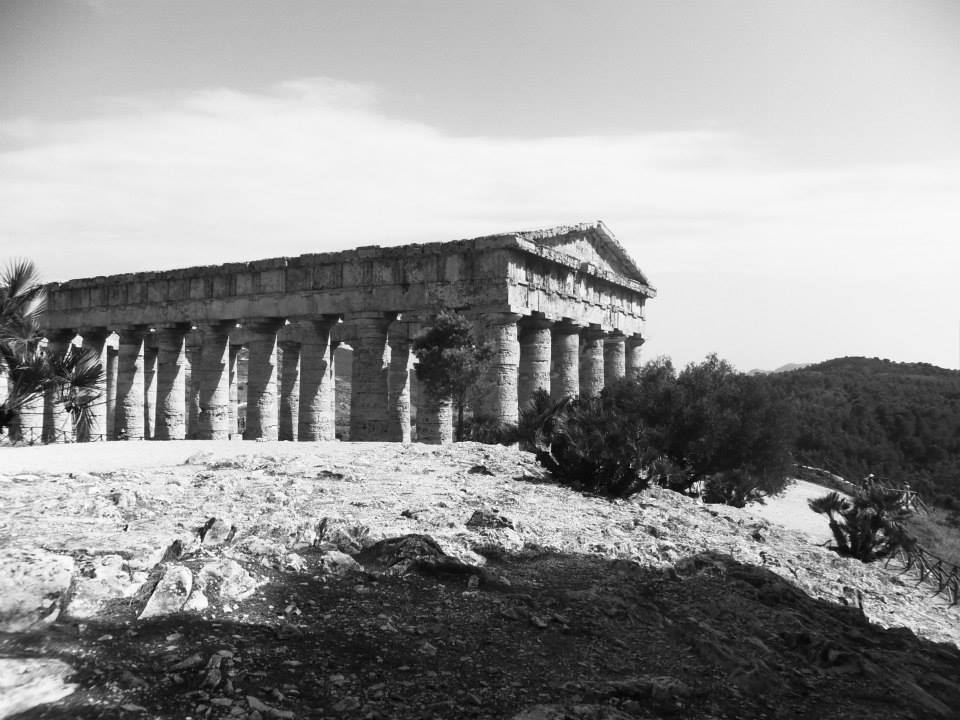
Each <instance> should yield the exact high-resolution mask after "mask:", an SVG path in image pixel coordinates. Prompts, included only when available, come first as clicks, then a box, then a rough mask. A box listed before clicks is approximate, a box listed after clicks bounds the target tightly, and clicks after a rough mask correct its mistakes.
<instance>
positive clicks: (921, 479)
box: [763, 357, 960, 503]
mask: <svg viewBox="0 0 960 720" xmlns="http://www.w3.org/2000/svg"><path fill="white" fill-rule="evenodd" d="M763 377H764V379H765V381H766V382H768V383H770V385H771V387H772V388H774V389H775V391H776V393H777V394H778V395H780V396H781V397H783V398H785V399H786V400H788V402H789V403H790V404H791V405H792V407H793V409H794V414H795V420H796V430H795V439H794V454H795V457H796V459H797V460H798V461H799V462H801V463H803V464H807V465H815V466H818V467H823V468H826V469H828V470H831V471H832V472H835V473H837V474H839V475H842V476H844V477H845V478H847V479H849V480H858V479H859V478H862V477H864V476H865V475H867V474H868V473H873V474H875V475H877V476H879V477H883V478H888V479H890V480H892V481H895V482H909V483H910V484H911V485H912V486H913V487H915V488H917V489H920V490H921V491H922V492H924V493H925V494H926V495H927V496H928V497H931V498H932V499H935V500H939V501H940V502H944V501H947V502H948V503H949V502H950V501H949V500H948V498H953V499H954V500H953V502H956V501H958V500H960V372H958V371H956V370H947V369H945V368H940V367H936V366H934V365H930V364H927V363H897V362H893V361H890V360H881V359H879V358H865V357H844V358H836V359H833V360H827V361H826V362H822V363H818V364H816V365H809V366H806V367H801V368H799V369H796V370H791V371H788V372H778V373H771V374H768V375H765V376H763Z"/></svg>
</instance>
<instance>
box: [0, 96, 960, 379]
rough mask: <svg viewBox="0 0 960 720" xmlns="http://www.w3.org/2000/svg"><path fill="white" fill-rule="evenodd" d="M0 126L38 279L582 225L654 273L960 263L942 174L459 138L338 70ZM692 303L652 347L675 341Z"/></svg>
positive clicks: (590, 141)
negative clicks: (620, 245)
mask: <svg viewBox="0 0 960 720" xmlns="http://www.w3.org/2000/svg"><path fill="white" fill-rule="evenodd" d="M0 140H2V145H0V147H3V148H5V150H3V151H2V152H0V207H3V208H4V211H3V212H2V213H0V246H2V248H3V252H2V253H0V255H2V254H15V253H18V254H29V255H30V256H31V257H33V258H34V259H35V260H36V261H37V262H38V263H39V264H40V266H41V267H43V268H44V269H45V271H46V273H47V275H48V276H50V277H58V278H67V277H77V276H88V275H96V274H101V273H113V272H121V271H135V270H146V269H158V268H170V267H182V266H187V265H193V264H208V263H219V262H228V261H233V260H243V259H252V258H258V257H270V256H277V255H296V254H300V253H306V252H322V251H325V250H335V249H342V248H348V247H354V246H357V245H366V244H387V245H388V244H401V243H406V242H418V241H433V240H450V239H455V238H459V237H470V236H476V235H482V234H488V233H492V232H502V231H508V230H518V229H525V228H531V227H538V226H546V225H555V224H565V223H570V222H577V221H584V220H595V219H603V220H605V221H606V222H607V223H608V225H610V227H612V228H613V230H614V231H615V232H616V233H617V234H618V237H620V238H621V240H622V241H623V242H624V243H625V244H626V245H627V246H628V248H629V249H630V250H631V251H632V253H633V254H634V256H635V257H636V258H637V260H638V262H639V264H640V266H641V267H642V268H644V270H645V271H646V272H647V273H648V275H649V276H650V277H651V279H652V280H653V282H654V283H655V284H656V283H657V277H658V273H680V274H681V275H682V274H683V273H691V272H704V271H707V272H709V273H712V274H717V273H724V272H734V271H739V272H746V273H753V274H755V275H756V276H763V277H770V276H771V275H774V274H775V275H777V276H778V277H779V276H784V275H791V276H800V277H802V276H808V277H818V278H838V277H839V278H842V277H844V276H859V277H864V276H870V275H884V276H890V277H896V276H899V277H906V276H908V275H909V274H910V273H928V272H930V271H931V269H933V270H934V271H940V272H946V271H948V270H949V269H956V268H960V247H958V245H960V244H958V243H956V238H957V230H958V228H960V207H958V205H960V204H958V203H955V202H951V199H955V198H956V197H960V170H958V168H955V167H943V168H925V167H902V166H889V167H884V166H877V167H854V168H837V169H833V170H817V171H809V170H791V169H783V168H776V167H770V166H769V164H768V163H766V162H765V159H764V158H762V157H759V156H758V155H757V154H756V152H755V151H753V150H751V149H750V145H749V144H748V142H747V139H744V138H738V137H736V136H733V135H729V134H720V133H707V132H699V133H661V134H645V135H641V134H637V135H622V136H613V137H601V136H597V137H559V138H545V139H539V140H518V139H503V138H494V137H454V136H450V135H447V134H444V133H443V132H441V131H439V130H438V129H436V128H433V127H430V126H427V125H424V124H418V123H414V122H410V121H406V120H403V119H399V118H392V117H387V116H384V115H383V114H381V113H379V111H378V106H377V93H376V89H375V88H371V87H367V86H357V85H352V84H347V83H342V82H337V81H331V80H323V79H320V80H300V81H296V82H288V83H284V84H283V85H280V86H278V87H277V88H275V89H274V90H273V91H271V92H267V93H263V94H245V93H239V92H236V91H232V90H229V89H213V90H208V91H204V92H194V93H185V94H168V95H154V96H142V97H133V98H114V99H112V100H111V101H110V102H109V103H107V104H105V106H104V108H103V111H102V113H101V114H100V115H98V116H96V117H91V118H87V119H84V120H82V121H75V122H62V123H42V122H37V121H31V120H30V119H23V118H21V119H16V120H10V121H6V122H3V123H2V125H0ZM687 277H693V276H689V275H688V276H687ZM824 282H826V281H824ZM676 290H677V291H678V292H682V293H685V294H686V293H691V294H692V296H694V297H700V296H699V295H697V290H696V288H695V287H693V286H683V285H682V284H681V285H680V286H679V287H677V288H676ZM743 292H744V293H747V294H749V292H750V290H749V287H745V288H744V290H743ZM728 300H729V302H732V303H734V305H735V303H736V300H735V298H734V299H728ZM671 302H672V303H674V306H673V307H674V308H677V307H680V305H681V303H678V299H677V298H676V296H674V298H670V297H662V298H659V299H657V300H656V301H654V303H651V309H650V312H651V316H652V317H654V316H655V315H656V313H657V312H658V311H657V306H658V305H660V304H662V305H664V306H668V304H669V303H671ZM684 302H686V298H685V299H684ZM702 302H703V303H705V304H709V303H710V302H711V301H710V299H709V298H707V297H704V298H702ZM751 302H755V301H751ZM665 309H667V307H665ZM745 309H746V308H736V307H734V308H732V309H731V314H734V313H736V314H739V315H741V316H742V314H743V312H744V310H745ZM666 315H667V316H669V315H670V313H669V312H668V313H666ZM684 317H686V316H683V315H682V314H681V315H680V316H678V317H677V319H676V321H675V322H674V323H673V324H672V325H671V326H670V327H669V328H664V330H666V333H667V337H668V338H670V337H672V338H674V339H673V340H671V342H673V344H674V347H673V348H671V347H664V348H661V350H660V351H661V352H676V353H679V354H682V352H681V351H680V350H679V349H675V348H676V347H677V346H678V345H679V344H682V342H684V341H683V333H682V332H681V329H679V328H677V327H675V326H676V325H678V324H679V325H682V324H683V323H684V322H691V321H692V320H690V318H687V320H684V319H683V318H684ZM654 326H655V325H654ZM718 326H722V323H720V324H719V325H718ZM743 345H744V347H746V346H747V345H749V343H748V341H746V340H744V341H743ZM691 347H692V346H691ZM709 349H711V348H708V350H709ZM712 349H720V350H722V348H716V347H715V348H712ZM690 352H693V353H696V355H699V354H700V352H699V348H698V349H696V350H692V349H691V351H690ZM786 352H789V350H787V351H786ZM731 354H732V353H731ZM805 357H808V356H805ZM685 359H689V358H685ZM789 359H797V356H796V355H793V356H791V357H789V358H787V359H785V360H784V362H786V361H787V360H789ZM800 359H804V358H800ZM762 362H763V360H760V359H758V360H757V362H756V363H755V364H760V363H762ZM773 362H776V360H774V361H773ZM941 362H942V360H941Z"/></svg>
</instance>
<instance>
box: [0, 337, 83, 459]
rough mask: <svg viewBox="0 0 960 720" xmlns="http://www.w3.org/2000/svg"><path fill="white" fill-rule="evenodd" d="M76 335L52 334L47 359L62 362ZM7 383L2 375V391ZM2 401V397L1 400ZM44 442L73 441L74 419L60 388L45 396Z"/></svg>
mask: <svg viewBox="0 0 960 720" xmlns="http://www.w3.org/2000/svg"><path fill="white" fill-rule="evenodd" d="M74 335H75V333H74V332H72V331H66V332H58V333H53V334H51V336H50V337H49V338H48V339H47V351H46V352H47V357H50V358H57V359H58V360H62V359H63V358H64V357H65V356H66V355H67V353H68V352H70V349H71V347H72V345H71V343H72V342H73V338H74ZM6 382H7V379H6V377H5V376H3V375H0V390H5V389H6ZM0 395H2V393H0ZM2 399H3V398H2V397H0V400H2ZM43 441H44V442H48V443H62V442H72V441H73V418H72V417H71V415H70V413H69V412H68V411H67V409H66V407H65V405H64V403H63V402H62V398H61V397H60V389H59V388H50V389H49V390H47V391H46V393H44V396H43Z"/></svg>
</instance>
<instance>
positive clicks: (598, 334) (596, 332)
mask: <svg viewBox="0 0 960 720" xmlns="http://www.w3.org/2000/svg"><path fill="white" fill-rule="evenodd" d="M580 334H581V335H583V337H584V339H586V340H603V339H604V337H605V333H604V332H603V329H602V328H601V327H600V326H599V325H597V324H596V323H590V325H588V326H587V327H585V328H582V329H581V330H580Z"/></svg>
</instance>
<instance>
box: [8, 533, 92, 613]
mask: <svg viewBox="0 0 960 720" xmlns="http://www.w3.org/2000/svg"><path fill="white" fill-rule="evenodd" d="M74 566H75V564H74V561H73V558H70V557H67V556H64V555H55V554H54V553H51V552H47V551H46V550H40V549H39V548H22V547H12V548H6V549H4V550H3V551H2V554H0V632H21V631H24V630H33V629H36V628H38V627H43V626H44V625H48V624H50V623H52V622H53V621H54V620H56V619H57V617H59V615H60V612H61V610H62V609H63V603H64V600H65V599H66V595H67V593H68V590H69V589H70V581H71V578H72V576H73V571H74Z"/></svg>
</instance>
